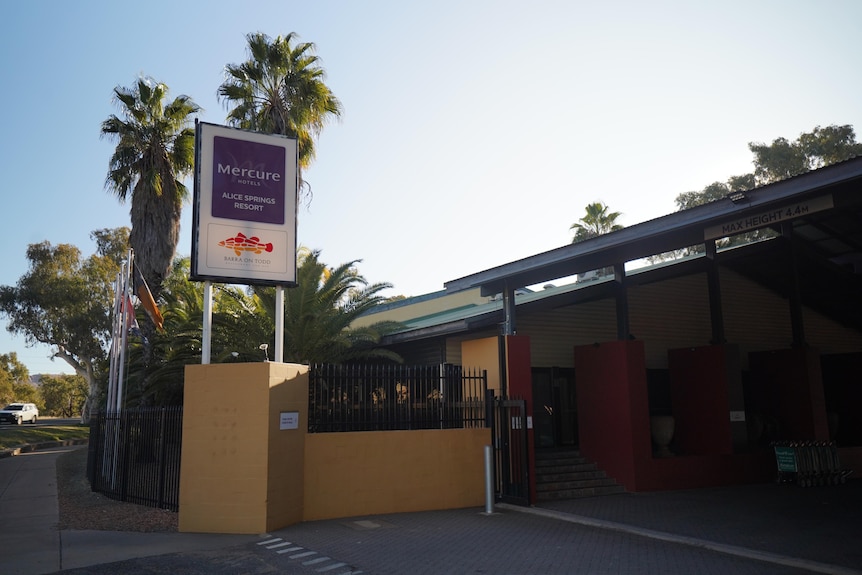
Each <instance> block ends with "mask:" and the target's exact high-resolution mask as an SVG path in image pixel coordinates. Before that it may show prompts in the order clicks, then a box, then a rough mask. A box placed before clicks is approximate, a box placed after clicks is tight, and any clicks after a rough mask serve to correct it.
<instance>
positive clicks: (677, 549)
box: [0, 452, 862, 575]
mask: <svg viewBox="0 0 862 575" xmlns="http://www.w3.org/2000/svg"><path fill="white" fill-rule="evenodd" d="M58 455H59V452H53V453H51V452H36V453H32V454H28V455H27V456H26V457H28V458H31V459H30V460H26V459H24V457H25V456H21V457H18V458H10V459H11V460H18V461H17V462H14V463H12V464H11V465H10V463H9V462H10V459H5V460H0V517H2V518H3V522H2V523H0V550H2V551H0V554H2V555H3V558H2V566H3V569H2V570H0V571H2V572H3V573H7V572H8V573H21V574H27V573H34V574H35V573H52V572H62V573H66V574H75V575H84V574H93V575H102V574H105V575H107V574H115V573H123V574H129V575H135V574H162V573H183V574H189V575H198V574H199V575H228V574H244V573H282V574H287V575H292V574H294V575H302V574H327V575H346V574H354V575H356V574H359V573H367V574H378V575H386V574H404V573H410V574H417V575H422V574H435V575H438V574H446V573H453V574H480V573H484V574H490V573H493V574H533V573H535V574H545V575H555V574H572V573H589V574H596V575H600V574H630V573H661V574H675V573H676V574H682V573H686V574H690V573H698V574H710V573H715V574H722V575H724V574H727V573H734V574H742V575H744V574H749V573H750V574H787V575H794V574H801V573H831V574H836V575H849V574H856V575H860V574H862V509H860V504H862V482H858V481H854V482H850V483H848V484H847V485H842V486H837V487H829V488H826V487H822V488H809V489H802V488H797V487H793V486H778V485H772V484H770V485H763V486H745V487H734V488H716V489H708V490H690V491H677V492H662V493H649V494H620V495H612V496H606V497H597V498H592V499H589V500H575V501H570V502H558V503H555V504H549V505H545V506H542V507H537V508H517V507H513V506H508V505H498V506H497V507H496V512H495V513H494V514H492V515H486V514H484V513H482V509H461V510H452V511H429V512H422V513H404V514H392V515H380V516H374V517H358V518H351V519H338V520H329V521H316V522H309V523H302V524H299V525H293V526H290V527H286V528H284V529H280V530H278V531H274V532H272V533H267V534H260V535H251V536H241V535H198V534H140V533H110V532H76V531H65V530H64V531H57V528H56V524H57V512H56V486H55V485H50V483H51V481H54V482H56V479H55V477H56V476H55V473H54V462H55V461H56V457H57V456H58ZM25 502H29V503H32V504H34V505H35V506H36V507H37V508H38V509H40V513H39V516H38V517H35V516H34V517H32V518H31V519H29V520H28V519H27V515H26V513H23V512H22V511H23V508H24V507H25V505H24V503H25ZM52 505H53V508H54V510H53V512H52V511H51V509H50V508H51V506H52ZM10 524H11V525H13V526H12V527H9V525H10ZM151 535H155V537H150V536H151ZM10 550H11V551H10ZM61 570H62V571H61Z"/></svg>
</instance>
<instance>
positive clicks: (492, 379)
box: [461, 336, 501, 391]
mask: <svg viewBox="0 0 862 575" xmlns="http://www.w3.org/2000/svg"><path fill="white" fill-rule="evenodd" d="M461 365H463V366H464V367H465V368H466V367H481V368H482V369H485V370H487V371H488V389H493V390H495V391H500V387H501V386H500V379H501V377H500V338H499V336H493V337H485V338H482V339H470V340H466V341H463V342H461Z"/></svg>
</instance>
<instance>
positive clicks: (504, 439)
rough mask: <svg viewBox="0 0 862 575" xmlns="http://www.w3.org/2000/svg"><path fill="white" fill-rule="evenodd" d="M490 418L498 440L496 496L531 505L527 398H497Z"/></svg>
mask: <svg viewBox="0 0 862 575" xmlns="http://www.w3.org/2000/svg"><path fill="white" fill-rule="evenodd" d="M490 393H493V392H490ZM490 399H491V398H489V400H490ZM490 403H491V401H489V404H490ZM490 420H491V437H492V439H493V441H494V443H493V445H494V480H495V493H496V498H497V500H498V501H505V502H507V503H515V504H518V505H529V504H530V465H529V452H528V451H527V404H526V401H524V400H523V399H506V398H502V397H495V398H493V414H492V417H491V418H490Z"/></svg>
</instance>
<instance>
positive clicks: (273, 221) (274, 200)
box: [191, 122, 297, 286]
mask: <svg viewBox="0 0 862 575" xmlns="http://www.w3.org/2000/svg"><path fill="white" fill-rule="evenodd" d="M296 150H297V148H296V140H295V139H292V138H285V137H282V136H274V135H270V134H259V133H255V132H247V131H244V130H236V129H233V128H228V127H225V126H218V125H214V124H207V123H204V122H199V123H198V124H197V133H196V139H195V194H194V196H195V197H194V223H193V231H192V270H191V278H192V279H193V280H197V281H201V280H211V281H217V282H222V283H241V284H261V285H286V286H289V285H294V284H295V283H296V194H297V168H296V166H297V163H296V160H297V152H296Z"/></svg>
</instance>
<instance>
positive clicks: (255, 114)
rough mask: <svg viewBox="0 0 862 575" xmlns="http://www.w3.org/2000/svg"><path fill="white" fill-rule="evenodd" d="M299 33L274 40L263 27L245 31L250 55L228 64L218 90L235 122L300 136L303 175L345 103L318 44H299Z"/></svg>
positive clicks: (231, 118)
mask: <svg viewBox="0 0 862 575" xmlns="http://www.w3.org/2000/svg"><path fill="white" fill-rule="evenodd" d="M297 38H298V36H297V35H296V34H295V33H293V32H291V33H290V34H288V35H287V36H278V37H276V38H275V39H274V40H272V39H270V38H269V36H267V35H266V34H262V33H260V32H258V33H254V34H249V35H248V36H246V40H247V41H248V52H249V59H248V60H247V61H245V62H243V63H242V64H228V65H227V66H226V67H225V74H226V76H227V78H226V79H225V81H224V83H223V84H222V85H221V86H220V87H219V90H218V94H219V97H220V98H221V99H222V100H223V101H224V102H225V104H226V105H228V106H231V105H232V106H233V108H232V109H231V110H230V112H229V113H228V116H227V120H228V122H229V123H230V124H231V125H233V126H236V127H238V128H243V129H246V130H253V131H256V132H264V133H268V134H280V135H282V136H289V137H292V138H296V139H297V147H298V149H299V152H298V153H299V168H300V175H301V171H302V170H303V169H305V168H308V166H309V165H311V162H312V161H313V160H314V156H315V149H314V139H315V138H316V137H317V136H318V135H319V134H320V132H321V130H322V129H323V127H324V126H325V125H326V123H327V122H328V121H329V120H330V119H331V118H332V117H340V116H341V102H339V101H338V99H337V98H336V97H335V96H334V95H333V93H332V91H331V90H330V89H329V87H328V86H327V85H326V84H325V83H324V80H325V79H326V72H325V71H324V70H323V68H321V67H320V59H319V58H318V57H317V56H316V55H315V54H314V50H315V46H314V44H312V43H310V42H302V43H294V41H295V40H297Z"/></svg>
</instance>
